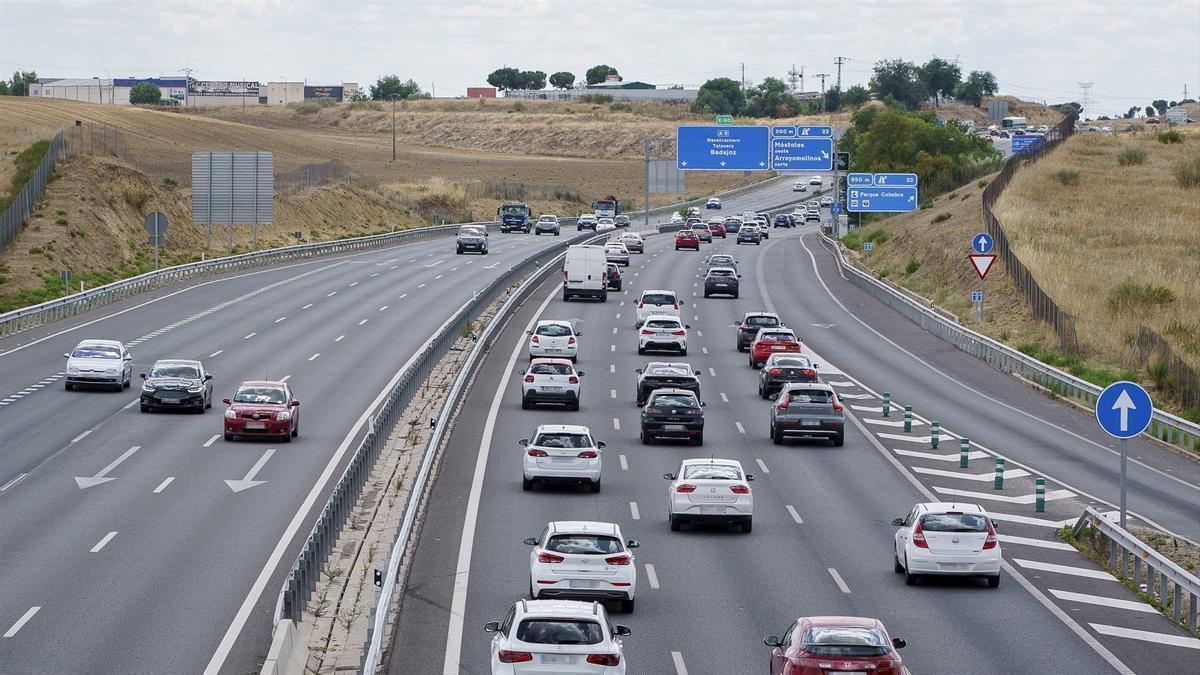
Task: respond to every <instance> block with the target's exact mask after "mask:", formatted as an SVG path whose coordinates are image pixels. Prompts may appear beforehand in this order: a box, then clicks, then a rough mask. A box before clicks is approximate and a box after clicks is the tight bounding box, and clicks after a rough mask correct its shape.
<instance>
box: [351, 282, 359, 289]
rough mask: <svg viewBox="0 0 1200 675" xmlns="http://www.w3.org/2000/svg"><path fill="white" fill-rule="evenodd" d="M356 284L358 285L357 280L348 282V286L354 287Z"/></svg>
mask: <svg viewBox="0 0 1200 675" xmlns="http://www.w3.org/2000/svg"><path fill="white" fill-rule="evenodd" d="M357 285H358V282H357V281H353V282H351V283H350V288H354V287H355V286H357Z"/></svg>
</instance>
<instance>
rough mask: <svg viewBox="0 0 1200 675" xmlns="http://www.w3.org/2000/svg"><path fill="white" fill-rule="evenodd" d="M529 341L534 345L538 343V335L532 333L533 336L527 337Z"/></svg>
mask: <svg viewBox="0 0 1200 675" xmlns="http://www.w3.org/2000/svg"><path fill="white" fill-rule="evenodd" d="M529 341H530V342H532V343H533V344H535V345H536V344H538V336H536V335H534V336H533V337H531V338H529Z"/></svg>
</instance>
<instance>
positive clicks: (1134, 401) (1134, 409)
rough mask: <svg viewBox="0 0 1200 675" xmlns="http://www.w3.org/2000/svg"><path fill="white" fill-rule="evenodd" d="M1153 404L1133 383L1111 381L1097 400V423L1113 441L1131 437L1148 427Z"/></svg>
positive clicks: (1140, 388) (1143, 390)
mask: <svg viewBox="0 0 1200 675" xmlns="http://www.w3.org/2000/svg"><path fill="white" fill-rule="evenodd" d="M1153 415H1154V404H1153V403H1152V402H1151V401H1150V394H1148V393H1147V392H1146V390H1145V389H1143V388H1142V387H1141V386H1140V385H1138V384H1137V383H1135V382H1128V381H1125V380H1122V381H1120V382H1113V383H1112V384H1110V385H1108V386H1107V387H1105V388H1104V391H1102V392H1100V396H1099V397H1098V398H1097V399H1096V421H1097V422H1098V423H1099V424H1100V428H1101V429H1104V431H1105V433H1107V434H1108V435H1109V436H1113V437H1115V438H1133V437H1134V436H1137V435H1138V434H1140V433H1142V432H1143V431H1145V430H1146V427H1148V426H1150V418H1151V416H1153Z"/></svg>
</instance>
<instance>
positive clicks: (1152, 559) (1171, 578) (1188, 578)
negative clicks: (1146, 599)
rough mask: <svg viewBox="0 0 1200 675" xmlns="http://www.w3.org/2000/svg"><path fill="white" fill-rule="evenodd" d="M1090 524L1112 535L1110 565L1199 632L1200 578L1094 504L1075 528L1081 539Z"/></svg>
mask: <svg viewBox="0 0 1200 675" xmlns="http://www.w3.org/2000/svg"><path fill="white" fill-rule="evenodd" d="M1089 527H1090V528H1092V529H1093V530H1096V531H1097V532H1099V533H1100V534H1103V535H1104V536H1105V537H1107V538H1108V541H1109V547H1108V566H1109V569H1111V570H1113V571H1115V572H1116V573H1117V574H1118V575H1120V576H1121V577H1124V578H1126V579H1128V580H1129V581H1132V582H1133V585H1134V586H1136V587H1138V588H1145V589H1146V590H1145V592H1146V593H1147V594H1149V595H1151V596H1156V597H1157V598H1158V602H1159V604H1160V605H1162V606H1163V607H1170V608H1171V610H1172V618H1173V619H1174V620H1175V623H1176V624H1178V625H1180V626H1181V627H1183V628H1185V629H1186V630H1189V631H1191V632H1193V633H1194V632H1196V618H1197V611H1198V610H1200V608H1198V607H1197V604H1198V603H1197V601H1198V600H1200V579H1197V578H1196V577H1194V576H1192V575H1191V574H1188V572H1187V571H1186V570H1184V569H1183V568H1182V567H1180V566H1179V565H1176V564H1175V563H1174V562H1172V561H1171V560H1169V559H1167V558H1166V556H1164V555H1162V554H1161V553H1159V552H1158V551H1156V550H1154V549H1153V548H1151V547H1149V546H1147V545H1146V544H1145V542H1143V541H1142V540H1141V539H1138V538H1137V537H1135V536H1133V535H1132V534H1130V533H1129V532H1127V531H1126V530H1124V529H1122V528H1121V526H1120V525H1118V524H1116V523H1114V522H1112V521H1111V520H1109V519H1107V518H1105V517H1104V515H1103V514H1101V513H1100V512H1099V511H1097V510H1096V509H1093V508H1092V507H1090V506H1088V507H1085V510H1084V512H1083V515H1081V516H1079V520H1078V521H1076V522H1075V526H1074V527H1073V528H1072V529H1071V532H1072V534H1074V535H1075V538H1076V539H1078V538H1079V536H1080V535H1081V534H1082V533H1083V531H1084V529H1085V528H1089ZM1143 568H1145V571H1144V572H1143ZM1143 579H1144V580H1145V581H1144V582H1143ZM1156 582H1157V584H1156ZM1156 585H1157V589H1156V588H1155V586H1156ZM1185 595H1186V596H1187V599H1188V603H1187V604H1188V607H1189V608H1188V612H1187V617H1186V618H1187V623H1186V624H1185V623H1184V622H1183V619H1184V618H1185V617H1184V616H1183V599H1184V596H1185Z"/></svg>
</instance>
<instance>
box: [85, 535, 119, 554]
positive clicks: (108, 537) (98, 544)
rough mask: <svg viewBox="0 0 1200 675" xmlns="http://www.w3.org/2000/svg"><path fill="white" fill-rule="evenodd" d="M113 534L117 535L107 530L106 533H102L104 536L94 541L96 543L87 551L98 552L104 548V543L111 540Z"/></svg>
mask: <svg viewBox="0 0 1200 675" xmlns="http://www.w3.org/2000/svg"><path fill="white" fill-rule="evenodd" d="M115 536H117V533H116V532H109V533H108V534H106V535H104V538H103V539H101V540H100V541H98V542H96V545H95V546H93V547H92V550H91V551H89V553H99V552H100V549H102V548H104V547H105V545H107V544H108V542H110V541H112V539H113V537H115Z"/></svg>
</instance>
